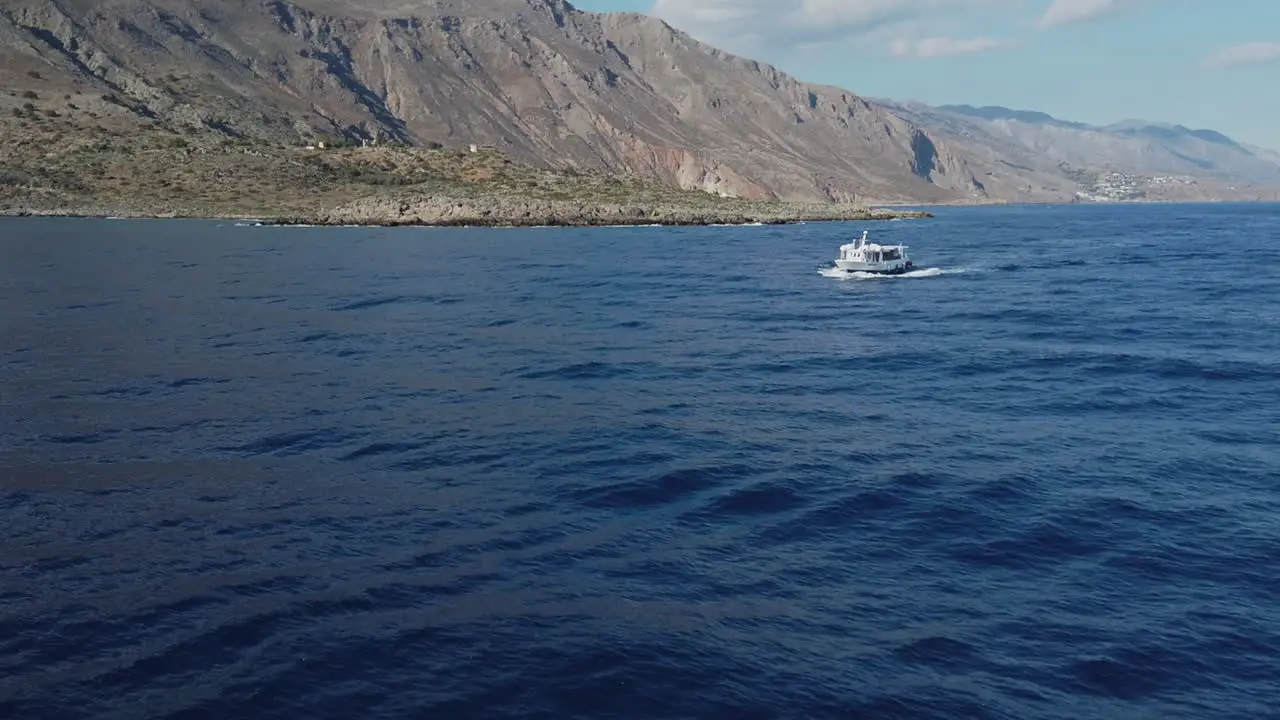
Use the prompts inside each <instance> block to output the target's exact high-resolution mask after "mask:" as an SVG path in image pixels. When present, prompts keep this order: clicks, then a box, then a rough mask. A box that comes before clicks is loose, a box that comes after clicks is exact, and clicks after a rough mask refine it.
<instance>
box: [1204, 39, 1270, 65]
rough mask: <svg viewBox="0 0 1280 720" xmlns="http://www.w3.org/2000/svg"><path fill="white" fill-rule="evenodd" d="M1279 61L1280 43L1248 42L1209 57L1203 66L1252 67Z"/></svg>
mask: <svg viewBox="0 0 1280 720" xmlns="http://www.w3.org/2000/svg"><path fill="white" fill-rule="evenodd" d="M1272 60H1280V43H1273V42H1250V43H1244V44H1243V45H1235V46H1232V47H1229V48H1226V49H1224V50H1220V51H1218V52H1216V53H1214V54H1213V55H1210V56H1209V57H1208V58H1207V59H1206V60H1205V64H1206V65H1208V66H1209V67H1218V68H1221V67H1230V66H1232V65H1254V64H1257V63H1264V62H1270V61H1272Z"/></svg>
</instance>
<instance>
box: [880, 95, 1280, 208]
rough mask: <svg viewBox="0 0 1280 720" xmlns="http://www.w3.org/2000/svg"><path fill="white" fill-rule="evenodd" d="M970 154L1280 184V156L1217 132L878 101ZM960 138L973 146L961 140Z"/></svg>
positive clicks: (1139, 122)
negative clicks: (978, 149) (981, 151)
mask: <svg viewBox="0 0 1280 720" xmlns="http://www.w3.org/2000/svg"><path fill="white" fill-rule="evenodd" d="M877 104H879V105H880V106H882V107H884V108H886V109H888V110H891V111H892V112H895V113H897V114H899V115H901V116H902V117H904V118H907V119H908V120H910V121H911V122H913V123H916V124H918V125H920V126H921V127H924V128H925V129H926V130H928V131H931V132H933V133H935V134H937V135H938V136H939V137H941V138H943V139H944V140H950V141H951V142H952V143H953V144H955V145H956V147H958V148H960V149H962V150H963V151H965V152H970V153H971V152H973V151H974V149H975V148H974V147H973V144H974V143H976V144H977V145H980V146H981V147H982V148H984V149H985V150H987V151H993V152H995V153H998V154H1000V155H1007V156H1017V157H1020V158H1021V159H1022V161H1023V162H1027V163H1031V162H1033V161H1038V166H1039V167H1040V169H1043V170H1046V171H1051V169H1052V168H1053V167H1056V166H1060V165H1061V164H1064V163H1065V164H1066V165H1068V166H1070V167H1071V168H1075V169H1087V170H1095V171H1103V172H1108V171H1114V172H1121V173H1130V174H1135V175H1146V176H1189V177H1195V178H1198V179H1201V180H1203V181H1207V182H1217V183H1226V184H1243V185H1263V186H1272V187H1274V186H1277V185H1280V156H1278V155H1277V154H1276V153H1273V152H1269V151H1264V150H1260V149H1258V148H1250V147H1247V146H1245V145H1243V144H1241V143H1239V142H1236V141H1235V140H1233V139H1231V138H1229V137H1227V136H1226V135H1223V134H1222V133H1219V132H1216V131H1213V130H1193V129H1190V128H1186V127H1183V126H1181V125H1171V124H1167V123H1157V122H1150V121H1145V120H1126V121H1123V122H1118V123H1114V124H1111V125H1106V126H1095V125H1088V124H1085V123H1079V122H1070V121H1064V120H1060V119H1058V118H1054V117H1052V116H1050V115H1046V114H1044V113H1039V112H1029V111H1023V110H1011V109H1009V108H1003V107H981V108H976V107H972V106H969V105H946V106H940V107H930V106H927V105H923V104H920V103H898V102H893V101H877ZM958 138H963V139H964V140H966V141H968V142H961V143H957V142H956V141H957V139H958Z"/></svg>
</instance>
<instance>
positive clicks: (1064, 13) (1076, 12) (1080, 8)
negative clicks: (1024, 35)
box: [1040, 0, 1124, 28]
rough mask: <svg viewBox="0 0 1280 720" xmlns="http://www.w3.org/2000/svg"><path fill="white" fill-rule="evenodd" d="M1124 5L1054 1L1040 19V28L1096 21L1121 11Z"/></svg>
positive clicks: (1104, 0) (1110, 0)
mask: <svg viewBox="0 0 1280 720" xmlns="http://www.w3.org/2000/svg"><path fill="white" fill-rule="evenodd" d="M1123 4H1124V3H1123V0H1053V3H1052V4H1050V5H1049V9H1048V10H1045V12H1044V15H1043V16H1041V18H1040V27H1042V28H1049V27H1055V26H1058V25H1071V24H1074V23H1082V22H1087V21H1089V20H1095V19H1097V18H1100V17H1102V16H1103V15H1110V14H1111V13H1113V12H1115V11H1117V10H1119V9H1120V7H1121V5H1123Z"/></svg>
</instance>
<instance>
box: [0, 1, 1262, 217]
mask: <svg viewBox="0 0 1280 720" xmlns="http://www.w3.org/2000/svg"><path fill="white" fill-rule="evenodd" d="M0 87H3V88H4V89H5V90H7V91H8V92H6V93H3V94H0V112H3V113H5V114H6V115H7V114H8V113H9V112H10V110H12V111H13V113H14V115H15V116H17V115H18V114H19V113H20V112H22V111H21V107H22V105H23V104H24V103H25V102H26V99H25V98H24V96H26V95H29V94H36V95H38V96H40V97H41V98H42V100H41V102H42V103H43V104H44V105H47V106H48V109H50V110H52V111H54V112H57V113H59V114H60V117H62V118H71V119H73V120H81V121H83V122H85V123H93V124H98V125H103V124H116V125H123V126H126V127H138V128H144V129H145V128H146V127H150V126H153V125H154V124H161V125H163V126H166V127H182V128H188V129H190V130H191V131H199V132H213V133H222V134H226V135H230V136H255V137H264V138H272V139H276V140H281V141H289V142H307V141H313V140H314V139H315V138H317V137H319V136H321V135H330V136H334V137H340V138H347V139H350V140H357V141H358V140H366V139H375V138H377V139H388V140H393V141H397V142H403V143H409V144H429V143H440V144H444V145H447V146H454V147H467V146H468V145H470V144H473V143H474V144H479V145H491V146H494V147H496V148H497V149H499V150H501V151H503V152H505V153H507V154H508V155H510V156H512V157H513V158H515V159H517V160H519V161H523V162H527V163H530V164H533V165H535V166H537V165H542V166H560V167H594V168H602V169H605V170H609V171H613V172H617V173H622V174H633V175H640V176H646V177H650V178H654V179H657V180H660V181H663V182H667V183H670V184H673V185H677V186H680V187H683V188H697V189H702V190H706V191H708V192H712V193H718V194H723V195H733V196H738V197H745V198H753V199H784V200H832V201H855V202H867V203H947V202H992V201H1007V202H1020V201H1073V200H1114V199H1134V198H1142V199H1231V198H1240V199H1253V198H1255V197H1258V198H1268V199H1270V198H1271V197H1273V196H1274V192H1275V191H1274V190H1271V188H1273V187H1280V156H1277V155H1276V154H1275V153H1271V152H1269V151H1263V150H1260V149H1258V148H1250V147H1246V146H1244V145H1242V144H1239V143H1237V142H1235V141H1233V140H1231V139H1230V138H1227V137H1225V136H1223V135H1221V134H1219V133H1216V132H1213V131H1207V130H1189V129H1187V128H1182V127H1179V126H1169V125H1160V124H1157V123H1120V124H1117V125H1112V126H1107V127H1093V126H1089V125H1085V124H1082V123H1072V122H1065V121H1061V120H1057V119H1054V118H1052V117H1050V116H1048V115H1044V114H1043V113H1034V112H1025V111H1014V110H1008V109H1005V108H990V107H988V108H973V107H968V106H952V107H930V106H927V105H922V104H918V103H901V102H894V101H888V100H878V101H870V100H867V99H864V98H862V97H859V96H858V95H856V94H854V93H853V92H850V91H848V90H845V89H842V88H837V87H830V86H820V85H813V84H808V83H804V82H802V81H800V80H798V79H796V78H794V77H792V76H790V75H787V74H785V73H782V72H780V71H779V70H777V69H776V68H774V67H771V66H768V65H765V64H762V63H758V62H755V61H753V60H750V59H746V58H742V57H738V56H735V55H731V54H728V53H725V52H722V51H720V50H718V49H716V48H713V47H711V46H708V45H706V44H704V43H702V42H699V41H697V40H695V39H693V38H692V37H690V36H689V35H687V34H685V33H683V32H681V31H679V30H677V29H675V28H672V27H671V26H669V25H667V24H666V23H665V22H663V21H661V20H658V19H655V18H652V17H648V16H645V15H640V14H634V13H613V14H597V13H589V12H583V11H579V10H577V9H575V8H574V7H573V6H571V5H569V4H568V3H566V2H564V1H563V0H380V1H379V2H371V1H369V0H5V2H4V3H3V5H0ZM73 97H74V99H75V100H74V102H73V101H72V100H71V99H70V98H73ZM49 98H66V99H65V100H58V101H56V102H54V103H52V104H50V103H49ZM10 106H11V107H10ZM55 106H56V107H55ZM2 162H3V160H2V159H0V164H2ZM0 169H2V168H0ZM1116 188H1119V189H1116ZM1268 193H1270V195H1269V194H1268Z"/></svg>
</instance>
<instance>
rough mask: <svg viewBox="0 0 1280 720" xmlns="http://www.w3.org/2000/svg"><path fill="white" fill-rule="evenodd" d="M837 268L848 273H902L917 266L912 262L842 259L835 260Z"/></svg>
mask: <svg viewBox="0 0 1280 720" xmlns="http://www.w3.org/2000/svg"><path fill="white" fill-rule="evenodd" d="M835 264H836V268H838V269H839V270H842V271H844V272H847V273H867V274H870V275H902V274H904V273H908V272H911V271H912V270H914V269H915V266H914V264H913V263H911V262H906V263H900V264H891V263H875V264H873V263H862V262H847V261H842V260H836V261H835Z"/></svg>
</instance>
